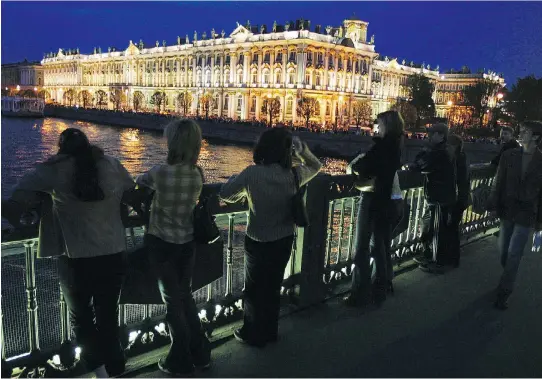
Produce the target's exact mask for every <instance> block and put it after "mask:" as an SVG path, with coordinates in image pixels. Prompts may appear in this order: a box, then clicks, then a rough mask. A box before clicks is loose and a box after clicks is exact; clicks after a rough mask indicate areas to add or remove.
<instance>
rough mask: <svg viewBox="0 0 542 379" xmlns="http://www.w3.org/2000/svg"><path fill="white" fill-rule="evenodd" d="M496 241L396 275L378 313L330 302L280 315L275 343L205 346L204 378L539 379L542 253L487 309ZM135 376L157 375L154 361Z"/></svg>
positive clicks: (541, 360) (494, 278)
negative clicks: (449, 261) (434, 271)
mask: <svg viewBox="0 0 542 379" xmlns="http://www.w3.org/2000/svg"><path fill="white" fill-rule="evenodd" d="M495 243H496V239H495V238H494V237H488V238H486V239H484V240H482V241H479V242H476V243H474V244H472V245H469V246H466V247H465V253H464V255H463V260H462V265H461V267H460V268H459V269H457V270H454V271H451V272H449V273H447V274H445V275H442V276H432V275H430V274H426V273H423V272H421V271H419V270H414V271H412V272H408V273H406V274H403V275H401V276H399V277H398V278H397V279H396V284H395V287H396V291H395V292H396V293H395V296H394V297H392V298H390V299H389V300H388V301H387V302H386V303H385V304H384V305H383V307H382V308H381V309H379V310H371V311H368V312H361V311H359V310H355V309H354V310H352V309H346V308H344V307H342V306H341V305H340V304H339V301H338V300H337V299H335V300H331V301H329V302H327V303H325V304H322V305H319V306H316V307H313V308H311V309H309V310H306V311H303V312H300V313H297V314H294V315H291V316H288V317H286V318H284V319H282V320H281V324H280V334H281V340H280V341H279V343H278V344H275V345H269V346H268V347H266V348H265V349H255V348H251V347H247V346H244V345H241V344H239V343H237V342H236V341H235V340H233V339H232V340H229V341H228V342H226V343H224V344H222V345H221V346H218V347H217V348H215V349H214V350H213V368H212V369H211V370H210V371H208V372H206V373H203V374H198V376H202V377H204V376H208V377H542V343H541V341H542V253H530V254H529V255H527V256H526V257H525V258H524V260H523V262H522V266H521V271H520V274H519V283H518V286H517V289H516V292H515V294H514V297H513V298H512V299H511V300H510V309H508V310H507V311H505V312H502V311H498V310H496V309H494V308H493V307H492V299H493V292H492V291H493V289H494V287H495V285H496V283H497V281H498V278H499V274H500V271H501V268H500V265H499V263H498V261H499V259H498V254H497V252H496V250H495ZM138 375H139V377H162V376H163V375H162V374H161V373H160V372H159V371H158V370H157V366H156V365H153V366H150V367H149V368H147V369H146V370H142V371H140V372H139V373H138Z"/></svg>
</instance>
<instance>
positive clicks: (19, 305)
mask: <svg viewBox="0 0 542 379" xmlns="http://www.w3.org/2000/svg"><path fill="white" fill-rule="evenodd" d="M492 176H493V170H492V169H491V168H489V167H477V168H473V169H472V170H471V188H472V189H474V188H476V187H477V186H479V185H488V184H491V182H492ZM400 183H401V188H402V189H403V195H404V198H405V200H406V201H407V202H408V204H409V205H410V214H409V218H408V227H407V228H406V230H405V231H404V232H402V233H401V234H400V235H398V236H397V237H396V238H395V239H394V241H393V253H394V258H395V262H396V264H397V266H398V267H399V269H400V267H401V265H402V264H403V263H404V262H405V261H407V260H409V257H410V256H411V255H412V254H414V253H415V252H416V251H418V249H419V248H420V235H421V222H420V220H421V216H422V214H423V212H424V208H425V205H426V204H425V200H424V198H423V189H422V184H423V176H422V175H419V174H414V173H410V172H401V173H400ZM219 189H220V185H219V184H210V185H206V186H205V188H204V191H206V192H207V193H208V194H210V195H211V196H212V197H211V199H212V205H211V206H212V210H213V213H214V214H215V215H216V217H217V224H218V225H219V227H220V229H221V232H222V236H223V239H224V241H225V253H226V254H224V271H223V272H224V275H223V277H222V278H220V279H218V280H216V281H214V282H213V283H210V284H209V285H207V286H206V287H204V288H202V289H200V290H198V291H196V292H195V294H194V296H195V299H196V302H197V303H198V305H199V307H200V318H201V319H202V321H203V323H204V326H205V327H206V329H207V331H208V333H212V332H213V330H214V329H215V328H216V327H218V326H221V325H224V324H227V323H229V322H231V321H234V320H237V319H239V318H240V317H241V315H242V302H241V300H240V299H241V295H242V290H243V286H244V268H243V267H244V249H243V241H244V235H245V233H246V223H247V211H248V209H247V205H246V204H230V205H225V204H221V203H220V202H219V199H218V192H219ZM358 203H359V192H358V191H357V190H356V189H355V188H354V186H353V179H352V177H349V176H330V175H319V176H317V177H316V178H315V179H314V180H313V181H311V183H310V184H309V186H308V188H307V194H306V204H307V210H308V214H309V218H310V220H311V223H310V226H308V227H306V228H299V229H298V230H297V233H296V239H295V243H294V246H293V253H292V255H291V259H290V261H289V263H288V266H287V269H286V272H285V275H284V283H283V291H282V293H283V294H284V295H285V296H284V297H285V301H288V302H290V303H292V304H294V305H296V306H298V307H302V306H306V305H310V304H314V303H317V302H321V301H323V300H324V299H325V298H326V297H328V296H329V295H330V293H332V292H333V291H334V290H336V289H337V284H338V283H340V282H341V281H343V280H348V279H349V275H350V274H351V266H352V258H353V254H354V251H353V249H354V247H353V244H354V235H355V225H356V215H357V207H358ZM496 226H497V220H496V219H493V218H491V217H490V216H489V215H488V214H485V215H477V214H475V213H473V212H472V210H471V209H470V208H469V209H468V210H467V211H466V212H465V214H464V217H463V221H462V229H461V230H462V234H463V237H464V238H471V237H473V236H475V235H477V234H479V233H482V234H483V233H487V232H488V231H490V230H491V229H492V228H495V227H496ZM16 234H18V235H16ZM36 235H37V229H32V230H26V231H20V233H13V234H12V235H8V236H5V235H3V236H2V238H3V239H2V265H1V270H2V323H1V329H2V335H1V336H2V341H1V343H2V362H3V369H4V368H5V367H6V368H7V369H8V370H11V369H12V368H13V367H26V373H27V374H30V375H41V374H43V372H44V370H45V371H47V370H64V369H66V368H68V367H71V366H73V363H74V361H75V359H76V355H77V354H75V352H74V346H73V345H72V344H71V341H70V340H71V339H72V335H71V332H70V326H69V318H68V311H67V307H66V304H65V302H64V299H63V296H62V294H61V291H60V286H59V283H58V268H57V262H56V259H55V258H46V259H35V256H36V245H37V244H36V241H37V239H36V238H35V236H36ZM142 236H143V228H142V227H141V226H140V225H137V224H136V225H130V226H129V227H128V228H127V229H126V242H127V248H128V249H130V248H133V247H137V246H140V245H141V244H142ZM537 238H538V239H537V240H536V241H537V242H536V244H535V246H534V247H533V249H534V250H539V249H540V246H539V245H540V236H539V237H537ZM164 316H165V306H164V305H162V304H156V305H142V304H126V305H121V306H120V310H119V325H120V326H121V327H122V328H123V330H124V333H123V337H124V341H123V342H124V344H125V346H126V348H127V352H128V354H137V353H139V352H141V351H144V350H145V349H147V350H148V349H150V348H152V347H154V346H157V345H160V344H165V343H167V341H168V336H167V331H166V328H165V325H164ZM47 361H49V364H48V365H47V364H45V362H47ZM40 370H41V371H40ZM54 372H56V371H54ZM3 376H4V375H3Z"/></svg>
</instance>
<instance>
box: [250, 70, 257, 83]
mask: <svg viewBox="0 0 542 379" xmlns="http://www.w3.org/2000/svg"><path fill="white" fill-rule="evenodd" d="M257 82H258V72H256V71H253V72H252V74H251V77H250V83H251V84H256V83H257Z"/></svg>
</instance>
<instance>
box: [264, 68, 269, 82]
mask: <svg viewBox="0 0 542 379" xmlns="http://www.w3.org/2000/svg"><path fill="white" fill-rule="evenodd" d="M263 84H269V71H265V72H264V73H263Z"/></svg>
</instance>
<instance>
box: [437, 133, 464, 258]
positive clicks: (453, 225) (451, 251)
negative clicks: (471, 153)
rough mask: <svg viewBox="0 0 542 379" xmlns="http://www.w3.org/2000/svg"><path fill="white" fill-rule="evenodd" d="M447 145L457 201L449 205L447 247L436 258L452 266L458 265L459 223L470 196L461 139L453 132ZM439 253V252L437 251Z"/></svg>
mask: <svg viewBox="0 0 542 379" xmlns="http://www.w3.org/2000/svg"><path fill="white" fill-rule="evenodd" d="M448 146H449V151H450V153H451V154H452V155H453V156H454V157H455V167H456V180H455V183H456V188H457V202H456V203H455V205H454V206H453V207H451V211H450V215H449V219H448V243H447V249H445V250H443V251H442V252H443V254H444V256H442V258H441V257H438V258H437V260H438V261H440V262H441V263H444V264H450V265H452V266H454V267H459V260H460V244H459V239H460V238H459V236H460V233H459V225H460V224H461V219H462V218H463V213H464V212H465V209H467V207H468V205H469V196H470V181H469V168H468V165H467V156H466V154H465V152H464V151H463V141H462V140H461V138H460V137H459V136H457V135H455V134H453V135H451V136H450V137H449V138H448ZM439 253H440V252H439Z"/></svg>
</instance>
